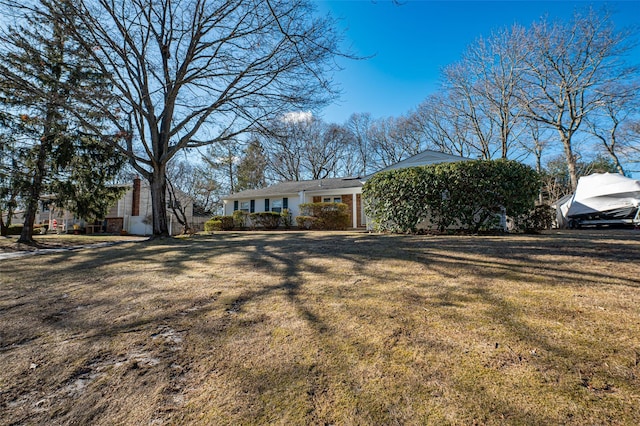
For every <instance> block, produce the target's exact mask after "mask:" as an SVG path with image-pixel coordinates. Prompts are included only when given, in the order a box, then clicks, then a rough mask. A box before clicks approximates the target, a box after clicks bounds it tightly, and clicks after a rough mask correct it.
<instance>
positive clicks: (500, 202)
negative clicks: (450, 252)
mask: <svg viewBox="0 0 640 426" xmlns="http://www.w3.org/2000/svg"><path fill="white" fill-rule="evenodd" d="M539 189H540V179H539V176H538V174H537V173H536V172H535V171H534V170H533V169H532V168H531V167H529V166H525V165H523V164H521V163H518V162H516V161H509V160H495V161H493V160H478V161H464V162H458V163H443V164H437V165H433V166H422V167H411V168H406V169H399V170H391V171H388V172H384V173H378V174H376V175H374V176H373V177H372V178H371V179H369V180H368V181H367V182H366V183H365V185H364V187H363V189H362V194H363V199H364V202H365V212H366V213H367V215H368V216H369V217H370V218H372V219H373V222H374V227H375V228H376V229H377V230H380V231H390V232H416V231H417V228H418V226H419V225H421V226H424V225H426V226H427V227H432V228H437V229H438V230H440V231H444V230H446V229H450V228H456V229H463V230H467V231H471V232H477V231H479V230H481V229H488V228H491V227H493V226H495V225H497V224H498V223H499V218H500V215H501V213H504V212H506V214H508V215H510V216H513V217H516V216H519V215H522V214H525V213H526V212H528V211H529V210H530V209H532V208H533V206H534V202H535V199H536V197H537V195H538V191H539Z"/></svg>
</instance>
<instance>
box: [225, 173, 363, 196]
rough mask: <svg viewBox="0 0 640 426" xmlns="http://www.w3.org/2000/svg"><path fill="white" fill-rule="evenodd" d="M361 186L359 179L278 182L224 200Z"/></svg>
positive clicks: (361, 181)
mask: <svg viewBox="0 0 640 426" xmlns="http://www.w3.org/2000/svg"><path fill="white" fill-rule="evenodd" d="M362 185H363V179H361V178H357V177H356V178H334V179H317V180H301V181H287V182H280V183H277V184H275V185H271V186H268V187H266V188H261V189H248V190H246V191H241V192H238V193H235V194H231V195H227V196H226V197H224V199H225V200H239V199H243V198H263V197H264V198H268V197H270V196H281V195H289V194H298V193H299V192H302V191H306V192H314V191H324V190H328V189H329V190H331V189H343V188H357V187H360V186H362Z"/></svg>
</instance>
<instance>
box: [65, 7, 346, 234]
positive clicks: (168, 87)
mask: <svg viewBox="0 0 640 426" xmlns="http://www.w3.org/2000/svg"><path fill="white" fill-rule="evenodd" d="M74 4H75V15H76V16H77V17H78V18H79V19H80V20H81V21H82V24H83V25H84V27H86V28H88V34H87V35H85V36H84V37H83V38H82V39H81V41H82V42H83V44H84V46H85V48H86V49H87V51H88V52H90V53H91V55H92V59H93V60H94V61H95V63H96V64H97V65H98V66H99V67H100V68H101V69H102V70H103V72H105V73H108V74H109V75H110V76H111V83H112V87H113V90H114V91H115V93H116V94H117V95H118V97H119V99H120V101H119V106H118V107H117V108H108V109H107V108H105V109H104V110H103V111H102V112H103V113H104V114H105V115H106V116H107V117H108V118H109V119H110V120H111V121H112V122H113V123H114V124H115V125H116V126H117V127H118V129H119V132H120V133H121V134H122V135H125V136H126V138H125V139H126V142H125V143H122V144H119V145H118V148H119V149H120V150H121V151H122V152H123V153H125V154H126V155H127V156H128V157H129V160H130V163H131V165H132V166H133V167H134V168H135V169H136V170H137V171H138V172H139V173H140V174H141V175H142V176H144V177H145V178H146V179H147V180H148V181H149V183H150V187H151V193H152V206H153V234H154V236H166V235H168V224H167V216H166V207H165V206H166V200H165V194H166V185H167V184H166V168H167V164H168V162H169V161H170V160H171V158H173V157H174V156H175V155H176V154H177V153H178V152H180V151H181V150H183V149H187V148H196V147H202V146H206V145H211V144H215V143H219V142H224V141H226V140H229V139H233V138H235V137H237V136H238V135H240V134H241V133H243V132H246V131H247V130H249V129H251V128H253V127H255V126H256V125H258V124H259V123H260V122H261V121H263V120H265V119H266V118H268V117H273V116H275V115H278V114H282V113H285V112H286V111H288V110H290V109H292V108H302V107H305V108H309V107H315V106H319V105H321V104H324V103H325V102H326V101H328V100H329V99H330V97H331V95H332V92H331V91H330V83H331V82H330V72H331V71H332V70H334V69H335V63H334V62H333V61H332V60H333V58H334V56H335V54H337V53H338V52H337V45H338V41H339V39H338V37H337V35H336V31H335V30H334V24H333V21H332V20H331V19H330V18H327V17H323V18H314V17H313V11H314V8H313V5H312V3H311V2H309V1H306V0H293V1H289V0H242V1H240V0H227V1H213V0H165V1H160V2H149V1H146V0H79V1H77V2H75V3H74ZM98 106H99V105H98Z"/></svg>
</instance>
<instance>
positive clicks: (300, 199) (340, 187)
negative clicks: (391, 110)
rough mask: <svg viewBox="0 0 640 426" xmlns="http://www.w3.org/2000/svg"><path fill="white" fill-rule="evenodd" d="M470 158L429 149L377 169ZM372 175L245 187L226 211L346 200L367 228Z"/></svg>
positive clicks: (295, 211) (227, 201)
mask: <svg viewBox="0 0 640 426" xmlns="http://www.w3.org/2000/svg"><path fill="white" fill-rule="evenodd" d="M468 160H469V159H468V158H464V157H459V156H456V155H450V154H445V153H442V152H436V151H430V150H427V151H423V152H421V153H419V154H416V155H414V156H413V157H410V158H407V159H406V160H403V161H400V162H398V163H396V164H393V165H391V166H389V167H386V168H384V169H382V170H379V171H378V172H376V173H381V172H385V171H389V170H393V169H402V168H407V167H416V166H426V165H432V164H439V163H454V162H459V161H468ZM371 176H373V175H371ZM371 176H366V177H349V178H332V179H318V180H308V181H288V182H281V183H278V184H275V185H272V186H269V187H266V188H262V189H253V190H246V191H241V192H238V193H235V194H231V195H228V196H226V197H224V198H223V203H224V214H225V215H227V216H230V215H233V213H234V212H236V211H243V212H247V213H260V212H275V213H281V212H282V211H283V210H284V209H287V210H288V211H289V212H290V214H291V216H292V217H294V218H295V217H296V216H300V215H302V214H303V213H302V212H301V210H300V205H302V204H306V203H344V204H346V205H347V207H348V212H349V216H350V223H351V226H352V227H353V228H364V227H366V226H367V217H366V215H365V213H364V205H363V202H362V187H363V185H364V183H365V182H366V180H367V179H368V178H370V177H371Z"/></svg>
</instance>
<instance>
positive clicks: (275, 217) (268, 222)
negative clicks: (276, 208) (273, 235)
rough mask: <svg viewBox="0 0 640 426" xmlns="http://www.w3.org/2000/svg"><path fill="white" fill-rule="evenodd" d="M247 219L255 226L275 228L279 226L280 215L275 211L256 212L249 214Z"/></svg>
mask: <svg viewBox="0 0 640 426" xmlns="http://www.w3.org/2000/svg"><path fill="white" fill-rule="evenodd" d="M249 219H251V221H252V222H253V223H255V224H256V226H261V227H263V228H264V229H276V228H277V227H278V226H280V219H281V215H280V213H276V212H258V213H251V214H249Z"/></svg>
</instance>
